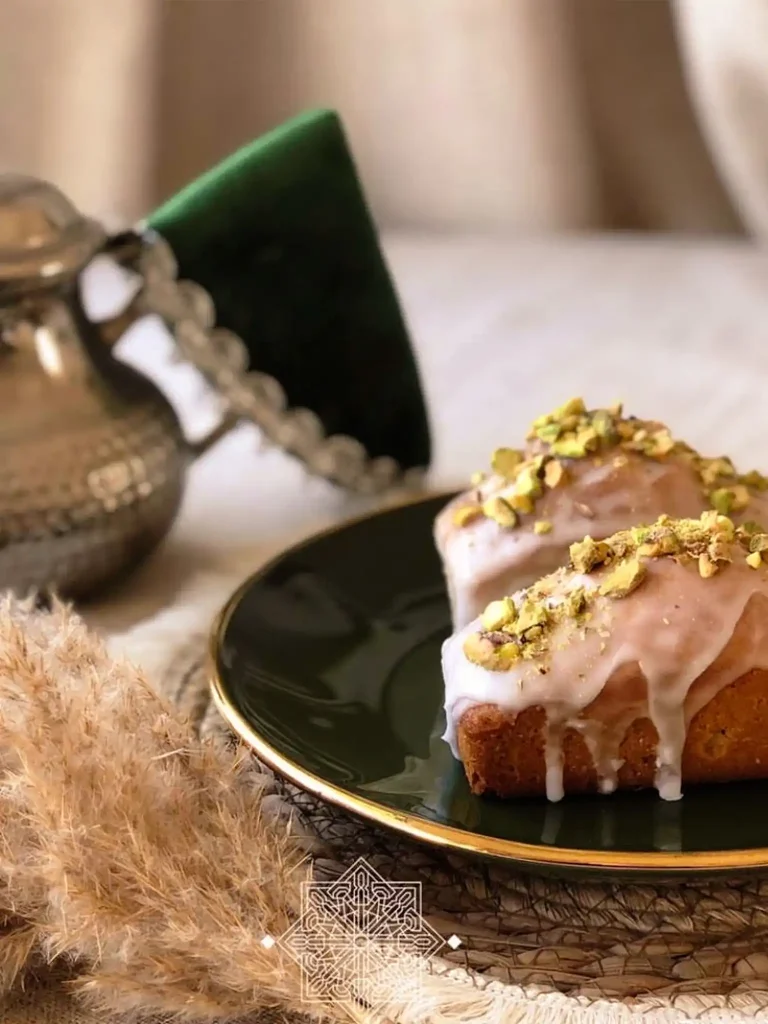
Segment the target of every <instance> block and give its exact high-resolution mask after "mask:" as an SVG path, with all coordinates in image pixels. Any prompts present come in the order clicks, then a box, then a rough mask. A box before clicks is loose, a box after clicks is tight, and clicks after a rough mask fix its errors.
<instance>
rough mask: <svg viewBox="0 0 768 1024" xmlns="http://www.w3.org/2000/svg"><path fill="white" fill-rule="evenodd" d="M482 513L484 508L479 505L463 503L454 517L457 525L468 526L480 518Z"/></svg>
mask: <svg viewBox="0 0 768 1024" xmlns="http://www.w3.org/2000/svg"><path fill="white" fill-rule="evenodd" d="M482 514H483V510H482V508H481V507H480V506H479V505H462V506H461V508H457V509H456V511H455V512H454V513H453V516H452V518H453V522H454V525H455V526H467V525H468V524H469V523H472V522H474V521H475V519H479V518H480V516H481V515H482Z"/></svg>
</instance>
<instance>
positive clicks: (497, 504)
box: [483, 497, 517, 530]
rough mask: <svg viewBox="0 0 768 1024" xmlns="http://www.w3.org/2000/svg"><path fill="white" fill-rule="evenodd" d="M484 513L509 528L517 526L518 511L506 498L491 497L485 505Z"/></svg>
mask: <svg viewBox="0 0 768 1024" xmlns="http://www.w3.org/2000/svg"><path fill="white" fill-rule="evenodd" d="M483 515H485V516H487V517H488V518H489V519H493V520H494V522H496V523H498V524H499V526H503V527H504V528H505V529H508V530H509V529H512V528H513V527H515V526H517V513H516V512H515V510H514V509H513V508H512V507H511V506H510V504H509V502H508V501H507V500H506V499H505V498H500V497H496V498H489V499H488V501H486V503H485V504H484V505H483Z"/></svg>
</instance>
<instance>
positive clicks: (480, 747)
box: [457, 669, 768, 797]
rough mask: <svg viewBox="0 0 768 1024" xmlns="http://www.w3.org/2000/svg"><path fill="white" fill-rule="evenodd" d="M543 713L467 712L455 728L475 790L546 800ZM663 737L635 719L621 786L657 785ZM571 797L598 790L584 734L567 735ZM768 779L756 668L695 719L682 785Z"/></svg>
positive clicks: (762, 676)
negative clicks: (658, 747)
mask: <svg viewBox="0 0 768 1024" xmlns="http://www.w3.org/2000/svg"><path fill="white" fill-rule="evenodd" d="M544 724H545V711H544V709H543V708H542V707H530V708H526V709H525V710H524V711H521V712H520V713H519V714H515V713H514V712H510V711H507V710H504V709H502V708H500V707H498V706H497V705H494V704H478V705H475V706H473V707H470V708H468V709H467V711H465V712H464V714H463V715H462V716H461V719H460V721H459V723H458V726H457V743H458V749H459V754H460V757H461V760H462V762H463V764H464V768H465V771H466V774H467V779H468V781H469V785H470V788H471V790H472V792H473V793H476V794H481V793H485V792H489V793H495V794H496V795H498V796H501V797H514V796H519V797H523V796H543V795H544V794H545V792H546V785H545V781H546V779H545V777H546V769H545V759H544ZM657 741H658V735H657V733H656V730H655V728H654V726H653V724H652V723H651V721H650V720H649V719H648V718H638V719H636V720H635V721H634V722H633V723H632V724H631V725H630V727H629V728H628V730H627V732H626V734H625V736H624V740H623V741H622V743H621V746H620V748H619V754H620V757H621V758H622V759H623V761H624V764H623V765H622V767H621V768H620V769H619V773H618V786H619V788H620V789H633V788H644V789H645V788H649V787H652V786H653V784H654V773H655V769H656V744H657ZM562 752H563V788H564V790H565V792H566V793H585V792H594V791H596V790H597V788H598V786H597V775H596V772H595V768H594V764H593V761H592V757H591V756H590V753H589V751H588V750H587V747H586V744H585V742H584V740H583V739H582V737H581V736H580V735H579V733H578V732H576V731H575V730H574V729H568V730H567V731H566V732H565V735H564V737H563V744H562ZM762 778H768V670H766V669H754V670H752V671H750V672H747V673H745V674H744V675H742V676H740V677H739V678H738V679H736V680H734V682H732V683H730V684H729V685H728V686H726V687H724V688H723V689H722V690H720V692H719V693H717V694H716V696H715V697H713V698H712V700H711V701H709V703H708V704H706V705H705V706H704V707H703V708H702V709H701V710H700V711H699V712H698V713H697V714H696V715H695V717H694V718H693V720H692V721H691V723H690V726H689V728H688V733H687V737H686V742H685V747H684V750H683V759H682V780H683V784H686V783H688V784H691V783H701V782H730V781H736V780H739V779H762Z"/></svg>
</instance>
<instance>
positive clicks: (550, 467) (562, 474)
mask: <svg viewBox="0 0 768 1024" xmlns="http://www.w3.org/2000/svg"><path fill="white" fill-rule="evenodd" d="M566 479H567V473H566V470H565V466H563V464H562V462H558V461H557V459H550V460H549V462H548V463H547V464H546V465H545V466H544V483H545V484H546V485H547V487H550V488H553V487H558V486H559V485H560V484H562V483H564V482H565V480H566Z"/></svg>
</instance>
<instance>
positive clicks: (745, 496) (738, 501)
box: [731, 484, 749, 512]
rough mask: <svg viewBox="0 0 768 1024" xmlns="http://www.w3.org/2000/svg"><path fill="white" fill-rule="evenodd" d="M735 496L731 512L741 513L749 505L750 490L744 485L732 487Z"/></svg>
mask: <svg viewBox="0 0 768 1024" xmlns="http://www.w3.org/2000/svg"><path fill="white" fill-rule="evenodd" d="M731 494H732V495H733V499H732V504H731V511H733V512H741V511H743V510H744V509H745V508H746V507H747V505H749V489H748V488H747V487H745V486H744V484H734V485H733V487H731Z"/></svg>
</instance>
